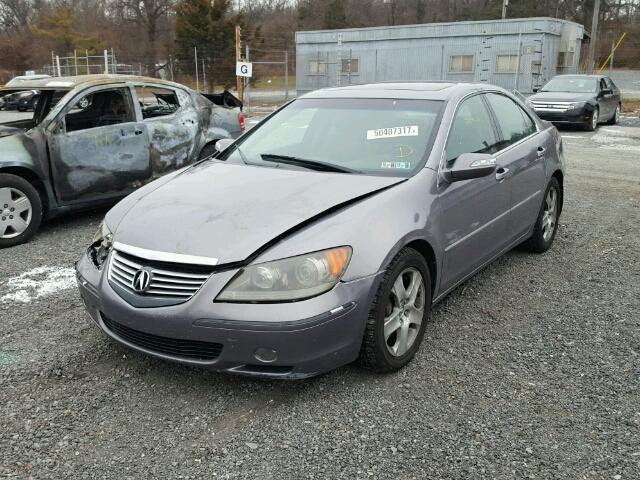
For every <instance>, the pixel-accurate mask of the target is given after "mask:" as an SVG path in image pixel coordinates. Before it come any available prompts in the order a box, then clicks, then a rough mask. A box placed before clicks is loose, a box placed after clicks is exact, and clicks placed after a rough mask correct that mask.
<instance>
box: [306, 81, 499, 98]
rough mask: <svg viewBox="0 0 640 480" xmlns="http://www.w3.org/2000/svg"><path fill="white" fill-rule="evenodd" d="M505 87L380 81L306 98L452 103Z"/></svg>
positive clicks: (323, 92)
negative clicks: (393, 99)
mask: <svg viewBox="0 0 640 480" xmlns="http://www.w3.org/2000/svg"><path fill="white" fill-rule="evenodd" d="M484 90H500V91H505V90H504V89H503V88H500V87H496V86H495V85H490V84H485V83H469V82H379V83H368V84H363V85H350V86H347V87H334V88H323V89H321V90H314V91H313V92H310V93H307V94H305V95H304V98H404V99H416V100H449V99H450V98H454V97H459V96H461V95H464V94H467V93H472V92H476V91H477V92H479V91H484Z"/></svg>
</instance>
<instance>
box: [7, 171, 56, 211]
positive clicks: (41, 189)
mask: <svg viewBox="0 0 640 480" xmlns="http://www.w3.org/2000/svg"><path fill="white" fill-rule="evenodd" d="M0 173H8V174H11V175H15V176H16V177H21V178H24V179H25V180H26V181H27V182H29V183H30V184H31V185H33V186H34V187H35V189H36V190H37V192H38V194H39V195H40V200H41V201H42V213H43V215H44V214H46V212H48V210H49V195H48V193H47V188H46V186H45V184H44V182H43V181H42V179H41V178H40V176H38V174H37V173H35V172H34V171H33V170H31V169H29V168H27V167H20V166H9V167H0Z"/></svg>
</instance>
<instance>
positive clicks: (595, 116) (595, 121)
mask: <svg viewBox="0 0 640 480" xmlns="http://www.w3.org/2000/svg"><path fill="white" fill-rule="evenodd" d="M591 127H592V128H593V129H594V130H595V129H596V128H597V127H598V110H594V111H593V114H592V115H591Z"/></svg>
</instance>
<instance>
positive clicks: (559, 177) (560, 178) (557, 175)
mask: <svg viewBox="0 0 640 480" xmlns="http://www.w3.org/2000/svg"><path fill="white" fill-rule="evenodd" d="M551 177H552V178H555V179H556V180H558V184H559V185H560V204H559V205H558V215H560V214H561V213H562V205H563V204H564V173H562V170H560V169H557V170H556V171H555V172H553V174H552V175H551Z"/></svg>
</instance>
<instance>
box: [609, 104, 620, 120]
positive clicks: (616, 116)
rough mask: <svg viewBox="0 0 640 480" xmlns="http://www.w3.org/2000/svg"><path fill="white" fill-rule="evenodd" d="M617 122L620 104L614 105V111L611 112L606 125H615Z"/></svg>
mask: <svg viewBox="0 0 640 480" xmlns="http://www.w3.org/2000/svg"><path fill="white" fill-rule="evenodd" d="M618 120H620V104H618V105H616V111H615V112H613V117H611V118H610V119H609V120H608V121H607V125H615V124H617V123H618Z"/></svg>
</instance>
